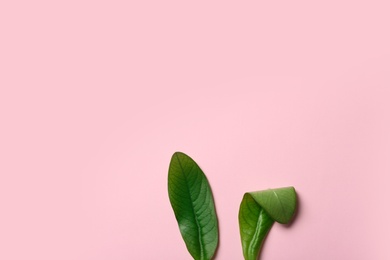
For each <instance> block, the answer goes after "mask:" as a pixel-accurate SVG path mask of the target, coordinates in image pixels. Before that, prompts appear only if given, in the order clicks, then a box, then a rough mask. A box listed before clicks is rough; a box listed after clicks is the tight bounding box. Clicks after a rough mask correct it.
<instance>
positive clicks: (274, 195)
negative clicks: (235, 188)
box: [250, 187, 297, 224]
mask: <svg viewBox="0 0 390 260" xmlns="http://www.w3.org/2000/svg"><path fill="white" fill-rule="evenodd" d="M250 194H251V195H252V197H253V199H254V200H255V201H256V202H257V203H258V204H259V205H260V206H261V207H262V208H263V209H264V210H265V211H266V212H267V213H268V214H269V215H270V216H271V218H272V219H273V220H275V221H276V222H279V223H282V224H287V223H288V222H289V221H290V220H291V218H292V217H293V216H294V212H295V207H296V201H297V196H296V193H295V189H294V187H286V188H279V189H268V190H263V191H256V192H250Z"/></svg>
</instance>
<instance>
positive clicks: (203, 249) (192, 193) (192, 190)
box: [168, 152, 218, 260]
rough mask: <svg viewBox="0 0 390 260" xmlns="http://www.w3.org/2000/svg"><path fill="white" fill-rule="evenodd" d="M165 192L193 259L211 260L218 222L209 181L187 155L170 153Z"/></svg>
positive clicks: (215, 246) (216, 239) (214, 248)
mask: <svg viewBox="0 0 390 260" xmlns="http://www.w3.org/2000/svg"><path fill="white" fill-rule="evenodd" d="M168 193H169V200H170V202H171V205H172V208H173V211H174V213H175V217H176V220H177V222H178V224H179V229H180V232H181V235H182V237H183V240H184V242H185V244H186V246H187V249H188V251H189V252H190V254H191V255H192V257H193V258H194V259H195V260H210V259H211V258H212V257H213V255H214V253H215V251H216V248H217V245H218V221H217V215H216V212H215V206H214V200H213V195H212V192H211V188H210V185H209V182H208V181H207V178H206V176H205V174H204V173H203V171H202V170H201V169H200V168H199V166H198V165H197V164H196V162H195V161H194V160H193V159H192V158H191V157H189V156H188V155H186V154H184V153H181V152H176V153H174V154H173V156H172V159H171V163H170V165H169V171H168Z"/></svg>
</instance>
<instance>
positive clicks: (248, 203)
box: [168, 152, 296, 260]
mask: <svg viewBox="0 0 390 260" xmlns="http://www.w3.org/2000/svg"><path fill="white" fill-rule="evenodd" d="M168 193H169V200H170V202H171V205H172V208H173V211H174V213H175V217H176V220H177V222H178V224H179V229H180V232H181V235H182V237H183V240H184V242H185V244H186V246H187V249H188V251H189V253H190V254H191V255H192V257H193V258H194V259H195V260H210V259H212V257H213V255H214V253H215V251H216V249H217V245H218V219H217V214H216V212H215V206H214V199H213V195H212V192H211V188H210V185H209V183H208V181H207V178H206V176H205V174H204V173H203V171H202V170H201V169H200V167H199V166H198V165H197V164H196V162H195V161H194V160H193V159H191V158H190V157H189V156H187V155H186V154H184V153H181V152H176V153H174V154H173V156H172V159H171V163H170V165H169V172H168ZM295 208H296V194H295V190H294V188H293V187H287V188H279V189H269V190H264V191H258V192H249V193H245V194H244V197H243V199H242V202H241V205H240V211H239V226H240V235H241V244H242V249H243V254H244V258H245V260H256V259H257V258H258V255H259V253H260V249H261V246H262V244H263V242H264V239H265V237H266V235H267V234H268V232H269V230H270V229H271V227H272V225H273V223H274V222H275V221H276V222H279V223H282V224H286V223H288V222H289V221H290V220H291V219H292V217H293V215H294V212H295Z"/></svg>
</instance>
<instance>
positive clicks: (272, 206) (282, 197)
mask: <svg viewBox="0 0 390 260" xmlns="http://www.w3.org/2000/svg"><path fill="white" fill-rule="evenodd" d="M295 208H296V193H295V189H294V188H293V187H286V188H279V189H269V190H264V191H257V192H249V193H245V195H244V197H243V199H242V202H241V205H240V212H239V224H240V235H241V244H242V250H243V254H244V258H245V259H246V260H256V259H257V257H258V255H259V253H260V250H261V246H262V244H263V242H264V240H265V237H266V236H267V234H268V232H269V230H270V229H271V227H272V225H273V223H274V222H275V221H276V222H279V223H283V224H286V223H288V222H289V221H291V219H292V217H293V216H294V213H295Z"/></svg>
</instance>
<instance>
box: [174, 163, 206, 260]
mask: <svg viewBox="0 0 390 260" xmlns="http://www.w3.org/2000/svg"><path fill="white" fill-rule="evenodd" d="M177 161H178V162H179V166H180V169H181V172H182V173H183V175H184V178H185V183H186V186H187V190H188V194H189V195H190V200H191V205H192V207H191V209H192V213H193V214H194V218H195V223H196V226H197V227H198V237H199V238H198V239H199V244H200V257H201V260H203V259H204V256H203V254H204V253H203V246H204V245H203V241H202V236H201V228H200V224H199V221H198V218H197V217H196V213H195V206H194V203H193V198H192V195H191V191H190V187H189V185H188V179H187V176H186V174H184V168H183V165H182V164H181V161H180V159H179V157H177ZM192 167H194V166H192Z"/></svg>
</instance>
